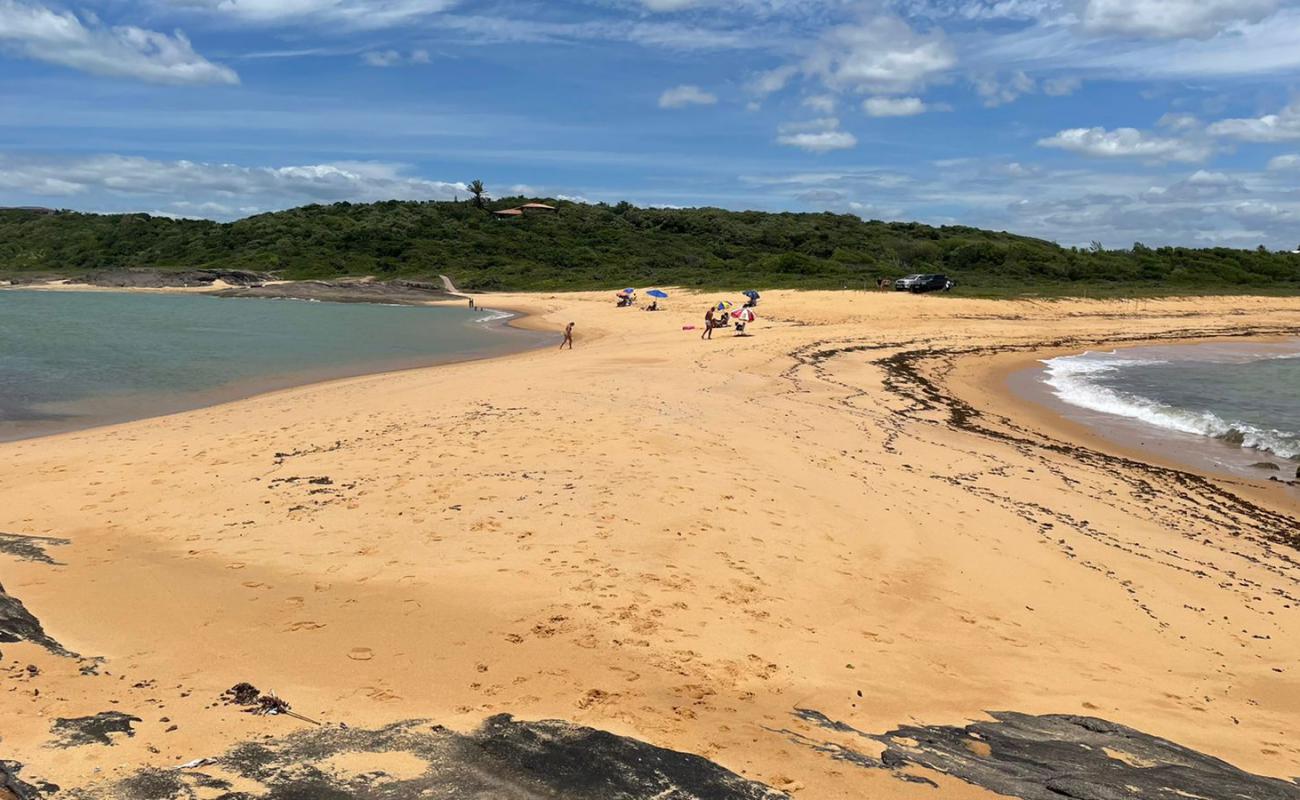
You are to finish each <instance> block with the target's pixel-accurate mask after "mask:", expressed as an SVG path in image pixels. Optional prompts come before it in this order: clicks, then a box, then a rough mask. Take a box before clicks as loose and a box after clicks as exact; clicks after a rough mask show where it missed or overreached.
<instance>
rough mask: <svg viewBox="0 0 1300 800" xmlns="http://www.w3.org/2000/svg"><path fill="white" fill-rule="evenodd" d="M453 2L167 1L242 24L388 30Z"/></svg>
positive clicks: (425, 0)
mask: <svg viewBox="0 0 1300 800" xmlns="http://www.w3.org/2000/svg"><path fill="white" fill-rule="evenodd" d="M455 1H456V0H170V2H171V5H174V6H185V7H199V8H202V9H205V10H207V11H210V12H214V13H218V14H221V15H223V16H227V17H230V18H233V19H237V20H239V21H241V22H247V23H252V24H259V25H279V24H286V23H298V22H303V21H314V22H320V23H331V24H336V25H344V26H347V27H351V28H387V27H392V26H394V25H400V24H403V23H406V22H409V21H410V20H412V19H416V18H419V17H424V16H429V15H431V14H437V13H439V12H441V11H445V10H446V9H448V8H450V7H451V6H452V5H454V4H455Z"/></svg>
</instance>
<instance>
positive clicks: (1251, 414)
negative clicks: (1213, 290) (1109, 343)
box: [1042, 341, 1300, 474]
mask: <svg viewBox="0 0 1300 800" xmlns="http://www.w3.org/2000/svg"><path fill="white" fill-rule="evenodd" d="M1043 363H1044V367H1043V372H1042V381H1043V383H1044V384H1046V386H1047V387H1048V389H1049V390H1050V391H1051V393H1052V394H1053V395H1054V396H1055V397H1056V398H1057V399H1058V400H1060V401H1061V402H1062V403H1065V404H1066V405H1067V406H1069V407H1072V408H1074V409H1078V410H1081V411H1083V412H1088V413H1086V414H1084V415H1083V418H1084V421H1085V422H1088V423H1090V424H1093V425H1097V426H1100V427H1103V428H1106V427H1110V428H1113V429H1115V430H1117V431H1120V432H1121V435H1125V436H1129V437H1131V436H1132V435H1133V434H1134V433H1136V434H1138V435H1139V436H1141V437H1142V438H1144V439H1145V438H1153V439H1155V440H1156V441H1159V442H1163V443H1165V444H1168V445H1173V446H1194V447H1199V448H1200V455H1201V456H1203V457H1207V458H1211V459H1213V460H1215V461H1217V462H1218V463H1219V465H1220V466H1224V467H1227V468H1230V469H1232V470H1233V471H1240V470H1241V468H1242V467H1248V466H1253V465H1257V464H1258V463H1259V462H1261V461H1271V462H1273V463H1276V464H1278V466H1279V467H1282V468H1283V469H1285V465H1287V464H1289V463H1292V462H1297V461H1300V341H1294V342H1284V343H1277V344H1245V343H1210V344H1192V345H1171V346H1159V347H1138V348H1132V349H1127V350H1121V351H1116V352H1101V353H1098V352H1087V353H1082V354H1079V355H1073V356H1064V357H1061V358H1053V359H1050V360H1048V361H1045V362H1043ZM1287 472H1288V474H1290V471H1289V470H1287Z"/></svg>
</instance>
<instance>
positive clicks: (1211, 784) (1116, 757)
mask: <svg viewBox="0 0 1300 800" xmlns="http://www.w3.org/2000/svg"><path fill="white" fill-rule="evenodd" d="M797 716H799V717H800V718H801V719H803V720H805V721H807V722H811V723H813V724H815V725H818V726H820V727H822V728H825V729H827V730H832V731H836V732H838V733H852V734H856V735H858V736H861V737H863V738H866V739H872V740H874V741H877V742H880V743H882V744H884V745H885V746H886V748H885V752H884V753H883V754H882V755H881V757H880V759H879V760H877V759H874V758H872V757H870V756H867V755H864V754H861V753H856V752H855V751H853V750H851V749H849V748H843V747H839V746H838V745H835V744H832V743H829V742H816V741H814V740H811V739H808V738H807V737H805V736H802V735H801V734H798V733H794V732H792V731H785V733H786V734H787V735H789V736H790V738H791V739H792V741H795V742H796V743H798V744H803V745H806V746H809V747H812V748H813V749H815V750H818V751H819V752H823V753H826V754H827V755H829V756H830V757H832V758H835V759H836V760H839V761H844V762H848V763H852V764H856V765H857V766H861V767H867V768H887V769H894V770H901V769H904V768H906V767H909V766H919V767H925V768H928V769H932V770H935V771H938V772H943V773H946V774H948V775H952V776H954V777H957V778H960V779H962V780H963V781H966V782H967V783H972V784H975V785H976V786H982V787H984V788H985V789H988V790H990V791H993V792H996V793H998V794H1003V795H1009V796H1011V797H1020V798H1024V800H1065V799H1068V798H1073V799H1074V800H1180V798H1189V797H1196V798H1206V800H1211V799H1212V800H1300V784H1297V783H1293V782H1288V781H1284V780H1279V779H1277V778H1266V777H1263V776H1260V775H1254V774H1251V773H1249V772H1245V771H1244V770H1240V769H1238V768H1236V767H1234V766H1232V765H1231V764H1229V763H1227V762H1226V761H1222V760H1220V759H1217V758H1214V757H1212V756H1207V755H1205V754H1204V753H1198V752H1196V751H1195V750H1190V749H1188V748H1186V747H1183V746H1181V745H1178V744H1174V743H1173V742H1170V741H1168V740H1166V739H1161V738H1159V737H1156V736H1151V735H1149V734H1146V733H1143V732H1142V731H1139V730H1136V729H1134V728H1129V727H1127V726H1124V725H1118V724H1116V723H1113V722H1107V721H1106V720H1104V719H1097V718H1095V717H1081V716H1074V715H1068V714H1045V715H1043V716H1034V715H1031V714H1018V713H1015V712H1010V711H1003V712H994V713H992V716H993V717H994V718H995V719H996V722H975V723H972V724H970V725H967V726H966V727H964V728H957V727H949V726H943V725H931V726H920V725H905V726H903V727H900V728H898V729H896V730H893V731H890V732H889V733H885V734H882V735H873V734H868V733H863V732H862V731H859V730H857V729H855V728H853V727H852V726H850V725H846V724H845V723H843V722H836V721H834V720H831V719H830V718H828V717H826V716H825V715H823V714H821V713H820V712H817V711H812V710H808V709H799V710H798V711H797ZM899 777H904V778H906V777H908V776H905V775H903V774H901V773H899Z"/></svg>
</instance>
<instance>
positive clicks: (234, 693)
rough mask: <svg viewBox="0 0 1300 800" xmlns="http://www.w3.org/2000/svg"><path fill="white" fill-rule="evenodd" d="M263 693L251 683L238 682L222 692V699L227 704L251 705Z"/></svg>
mask: <svg viewBox="0 0 1300 800" xmlns="http://www.w3.org/2000/svg"><path fill="white" fill-rule="evenodd" d="M261 695H262V693H261V692H260V691H258V689H257V687H256V686H254V685H253V684H251V683H236V684H235V685H234V686H231V687H230V688H229V689H227V690H226V691H225V692H224V693H222V695H221V699H222V701H223V702H225V703H226V704H227V705H230V704H234V705H237V706H251V705H254V704H255V703H257V698H258V697H261Z"/></svg>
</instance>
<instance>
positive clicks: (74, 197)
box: [0, 0, 1300, 249]
mask: <svg viewBox="0 0 1300 800" xmlns="http://www.w3.org/2000/svg"><path fill="white" fill-rule="evenodd" d="M473 178H481V179H482V180H484V181H485V182H486V183H487V184H488V187H489V189H490V190H491V191H493V193H495V194H498V195H502V194H508V193H515V192H519V193H527V194H536V195H542V196H551V197H569V198H580V199H587V200H592V201H607V202H617V201H619V200H629V201H631V202H634V203H637V204H640V205H662V206H699V205H715V206H722V207H726V208H737V209H740V208H752V209H763V210H795V211H821V210H832V211H837V212H845V213H853V214H858V215H860V216H863V217H865V218H879V219H901V220H920V221H924V222H931V223H935V224H947V223H957V224H967V225H975V226H980V227H989V228H995V229H1000V230H1010V231H1014V232H1017V233H1024V234H1029V235H1035V236H1041V237H1044V238H1048V239H1053V240H1056V241H1059V242H1061V243H1062V244H1066V245H1071V244H1086V243H1087V242H1090V241H1092V240H1094V239H1095V240H1100V241H1102V242H1103V243H1104V244H1106V245H1108V246H1116V247H1119V246H1128V245H1130V244H1131V243H1132V242H1134V241H1142V242H1145V243H1146V244H1149V245H1159V244H1171V243H1172V244H1188V245H1214V244H1222V245H1229V246H1245V247H1254V246H1257V245H1259V244H1265V245H1267V246H1269V247H1284V246H1285V247H1287V248H1288V249H1290V248H1293V247H1295V246H1296V243H1297V242H1298V241H1300V0H861V1H860V2H839V1H838V0H587V1H586V2H552V3H540V2H531V0H516V2H508V3H507V2H500V3H498V2H494V1H493V0H476V1H475V2H469V0H99V1H98V2H83V3H79V4H78V3H61V2H55V0H0V205H28V204H37V205H50V206H57V207H64V208H76V209H82V210H90V211H128V210H129V211H146V212H150V213H157V214H169V215H176V216H197V217H209V218H213V219H233V218H238V217H241V216H245V215H248V214H253V213H258V212H261V211H267V210H273V209H278V208H285V207H289V206H294V205H301V204H304V203H309V202H332V201H335V200H358V201H369V200H380V199H387V198H394V197H396V198H403V199H441V198H451V197H454V196H457V195H460V196H464V194H465V192H464V183H465V182H466V181H468V180H470V179H473Z"/></svg>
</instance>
